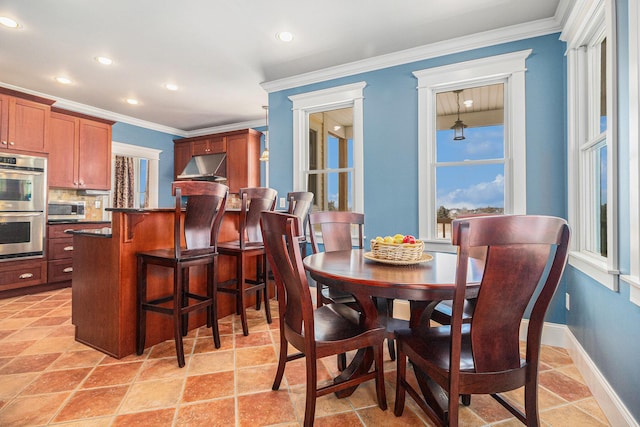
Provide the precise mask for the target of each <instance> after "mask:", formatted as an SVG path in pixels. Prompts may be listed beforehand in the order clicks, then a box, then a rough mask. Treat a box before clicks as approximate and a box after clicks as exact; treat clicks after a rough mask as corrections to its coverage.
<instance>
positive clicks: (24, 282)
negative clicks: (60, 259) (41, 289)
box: [0, 260, 47, 291]
mask: <svg viewBox="0 0 640 427" xmlns="http://www.w3.org/2000/svg"><path fill="white" fill-rule="evenodd" d="M46 282H47V263H46V262H45V261H44V260H41V261H24V262H16V263H7V264H2V265H1V266H0V291H4V290H8V289H16V288H22V287H26V286H34V285H40V284H42V283H46Z"/></svg>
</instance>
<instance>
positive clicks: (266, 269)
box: [260, 254, 272, 324]
mask: <svg viewBox="0 0 640 427" xmlns="http://www.w3.org/2000/svg"><path fill="white" fill-rule="evenodd" d="M260 258H263V264H262V278H263V280H264V291H263V293H264V311H265V315H266V316H267V323H269V324H271V323H272V319H271V306H270V304H269V265H268V263H267V259H266V254H265V255H262V256H261V257H260Z"/></svg>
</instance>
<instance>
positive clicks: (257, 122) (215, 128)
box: [183, 119, 265, 138]
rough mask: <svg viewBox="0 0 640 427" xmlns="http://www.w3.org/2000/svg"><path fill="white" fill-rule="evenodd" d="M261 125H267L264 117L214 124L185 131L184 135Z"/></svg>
mask: <svg viewBox="0 0 640 427" xmlns="http://www.w3.org/2000/svg"><path fill="white" fill-rule="evenodd" d="M259 127H265V121H264V119H262V120H249V121H246V122H238V123H231V124H228V125H221V126H213V127H209V128H203V129H196V130H191V131H188V132H185V134H184V135H183V136H185V137H187V138H188V137H192V136H201V135H209V134H212V133H221V132H231V131H234V130H242V129H254V128H259Z"/></svg>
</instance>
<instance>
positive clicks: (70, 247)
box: [64, 246, 73, 251]
mask: <svg viewBox="0 0 640 427" xmlns="http://www.w3.org/2000/svg"><path fill="white" fill-rule="evenodd" d="M64 250H65V251H72V250H73V246H65V247H64Z"/></svg>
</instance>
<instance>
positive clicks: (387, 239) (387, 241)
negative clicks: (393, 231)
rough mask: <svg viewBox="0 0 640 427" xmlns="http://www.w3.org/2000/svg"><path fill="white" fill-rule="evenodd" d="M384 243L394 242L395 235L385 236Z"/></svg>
mask: <svg viewBox="0 0 640 427" xmlns="http://www.w3.org/2000/svg"><path fill="white" fill-rule="evenodd" d="M384 243H393V237H391V236H384Z"/></svg>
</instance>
